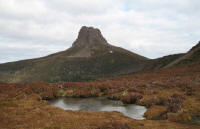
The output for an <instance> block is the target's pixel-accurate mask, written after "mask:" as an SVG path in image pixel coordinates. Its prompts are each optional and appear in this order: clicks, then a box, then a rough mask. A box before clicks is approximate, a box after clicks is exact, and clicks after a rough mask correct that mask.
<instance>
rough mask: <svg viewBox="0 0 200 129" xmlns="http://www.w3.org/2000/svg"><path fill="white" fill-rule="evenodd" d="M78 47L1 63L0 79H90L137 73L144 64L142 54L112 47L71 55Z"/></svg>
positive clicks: (21, 80) (144, 60)
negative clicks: (88, 55)
mask: <svg viewBox="0 0 200 129" xmlns="http://www.w3.org/2000/svg"><path fill="white" fill-rule="evenodd" d="M79 49H80V48H78V47H72V48H70V49H68V50H67V51H63V52H60V53H56V54H53V55H50V56H47V57H44V58H40V59H33V60H27V61H20V62H16V63H15V62H13V63H7V64H1V65H0V81H6V82H29V81H48V82H58V81H83V80H93V79H96V78H99V77H108V76H109V77H111V76H117V75H120V74H127V73H132V72H138V71H141V70H142V69H143V68H144V66H145V65H146V64H147V63H148V60H147V59H145V58H144V57H142V56H139V55H137V54H134V53H131V52H128V51H126V50H124V49H122V48H118V47H114V46H101V45H99V48H98V49H92V50H91V51H92V55H91V57H73V56H77V51H79ZM81 50H82V49H81ZM1 74H2V75H1Z"/></svg>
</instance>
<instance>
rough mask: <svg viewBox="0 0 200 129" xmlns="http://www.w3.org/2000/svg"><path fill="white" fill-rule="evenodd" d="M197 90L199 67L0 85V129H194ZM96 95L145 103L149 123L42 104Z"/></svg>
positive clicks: (198, 113)
mask: <svg viewBox="0 0 200 129" xmlns="http://www.w3.org/2000/svg"><path fill="white" fill-rule="evenodd" d="M199 89H200V64H199V63H194V64H188V65H180V66H178V67H172V68H167V69H162V70H155V71H151V72H146V73H140V74H135V75H127V76H122V77H117V78H112V79H100V80H98V81H93V82H59V83H52V84H49V83H46V82H34V83H24V84H22V83H21V84H17V83H16V84H8V83H0V114H1V115H0V128H1V129H14V128H16V129H18V128H19V129H20V128H24V129H191V128H193V129H199V128H200V121H199V120H200V118H199V116H200V108H199V107H200V92H199ZM97 96H105V97H107V98H109V99H115V100H121V101H122V102H124V103H136V104H140V105H145V106H146V107H148V110H147V112H146V113H145V116H146V118H147V119H149V120H142V121H138V120H134V119H131V118H128V117H125V116H123V115H122V114H121V113H118V112H90V111H64V110H61V109H59V108H55V107H51V106H50V104H49V103H48V102H47V101H45V100H48V99H52V98H55V97H97ZM150 119H156V121H155V120H150Z"/></svg>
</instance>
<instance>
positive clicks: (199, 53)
mask: <svg viewBox="0 0 200 129" xmlns="http://www.w3.org/2000/svg"><path fill="white" fill-rule="evenodd" d="M197 61H200V42H199V43H198V44H197V45H196V46H194V47H193V48H192V49H191V50H190V51H188V52H187V53H186V54H185V55H184V56H182V57H180V58H178V59H177V60H175V61H173V62H171V63H170V64H168V65H167V66H166V67H171V66H174V65H178V64H187V63H191V62H197Z"/></svg>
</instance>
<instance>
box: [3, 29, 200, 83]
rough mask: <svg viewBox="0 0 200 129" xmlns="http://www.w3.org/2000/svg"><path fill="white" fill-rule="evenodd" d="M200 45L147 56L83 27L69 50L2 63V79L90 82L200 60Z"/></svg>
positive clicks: (14, 80)
mask: <svg viewBox="0 0 200 129" xmlns="http://www.w3.org/2000/svg"><path fill="white" fill-rule="evenodd" d="M199 46H200V45H199V44H198V45H197V46H195V47H193V48H192V49H191V50H190V51H189V52H188V53H186V54H176V55H169V56H165V57H162V58H158V59H153V60H152V59H148V58H146V57H143V56H141V55H138V54H136V53H133V52H130V51H128V50H125V49H123V48H120V47H116V46H113V45H111V44H109V43H108V42H107V41H106V39H105V38H104V37H103V36H102V34H101V32H100V30H99V29H96V28H93V27H86V26H83V27H82V28H81V30H80V31H79V35H78V38H77V39H76V40H75V42H74V43H73V44H72V47H70V48H69V49H67V50H65V51H62V52H58V53H55V54H52V55H49V56H46V57H42V58H37V59H29V60H22V61H17V62H10V63H4V64H0V81H2V82H30V81H47V82H58V81H89V80H94V79H98V78H102V77H104V78H105V77H113V76H118V75H122V74H130V73H137V72H143V71H148V70H152V69H159V68H164V67H170V66H173V65H175V64H180V63H184V62H193V61H199V53H200V49H199V48H200V47H199Z"/></svg>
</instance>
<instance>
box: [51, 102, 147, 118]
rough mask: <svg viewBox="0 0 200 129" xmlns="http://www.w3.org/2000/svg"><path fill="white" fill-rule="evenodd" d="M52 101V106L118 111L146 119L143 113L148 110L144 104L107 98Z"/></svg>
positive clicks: (132, 116)
mask: <svg viewBox="0 0 200 129" xmlns="http://www.w3.org/2000/svg"><path fill="white" fill-rule="evenodd" d="M50 103H51V105H52V106H55V107H59V108H62V109H64V110H87V111H118V112H121V113H123V114H124V115H126V116H129V117H131V118H134V119H138V120H142V119H145V118H144V117H143V115H144V113H145V112H146V108H145V107H144V106H139V105H135V104H123V103H122V102H121V101H114V100H108V99H105V98H60V99H56V100H52V101H50Z"/></svg>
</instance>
